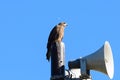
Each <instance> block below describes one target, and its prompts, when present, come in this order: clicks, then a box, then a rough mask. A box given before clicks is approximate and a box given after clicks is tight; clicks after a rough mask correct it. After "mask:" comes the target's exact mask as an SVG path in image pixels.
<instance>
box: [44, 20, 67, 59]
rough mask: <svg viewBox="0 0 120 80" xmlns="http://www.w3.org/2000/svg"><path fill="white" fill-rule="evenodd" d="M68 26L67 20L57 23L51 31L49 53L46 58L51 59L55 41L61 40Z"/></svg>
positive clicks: (48, 45)
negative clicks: (52, 46)
mask: <svg viewBox="0 0 120 80" xmlns="http://www.w3.org/2000/svg"><path fill="white" fill-rule="evenodd" d="M66 26H67V24H66V23H65V22H61V23H59V24H58V25H56V26H55V27H54V28H53V29H52V31H51V32H50V35H49V38H48V43H47V53H46V58H47V60H48V61H49V60H50V56H51V45H52V43H54V42H57V41H58V42H61V41H62V39H63V36H64V28H65V27H66Z"/></svg>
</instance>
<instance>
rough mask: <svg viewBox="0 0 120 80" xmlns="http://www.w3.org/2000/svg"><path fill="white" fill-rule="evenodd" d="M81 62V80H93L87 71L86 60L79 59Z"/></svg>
mask: <svg viewBox="0 0 120 80" xmlns="http://www.w3.org/2000/svg"><path fill="white" fill-rule="evenodd" d="M79 60H80V68H81V76H80V78H81V79H91V76H90V70H87V65H86V62H87V61H86V59H82V58H81V59H79Z"/></svg>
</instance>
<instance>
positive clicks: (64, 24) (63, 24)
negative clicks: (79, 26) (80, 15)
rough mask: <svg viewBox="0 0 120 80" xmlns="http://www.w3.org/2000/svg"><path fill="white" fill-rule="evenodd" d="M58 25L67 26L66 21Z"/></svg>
mask: <svg viewBox="0 0 120 80" xmlns="http://www.w3.org/2000/svg"><path fill="white" fill-rule="evenodd" d="M58 25H60V26H63V27H66V26H67V23H65V22H60V23H59V24H58Z"/></svg>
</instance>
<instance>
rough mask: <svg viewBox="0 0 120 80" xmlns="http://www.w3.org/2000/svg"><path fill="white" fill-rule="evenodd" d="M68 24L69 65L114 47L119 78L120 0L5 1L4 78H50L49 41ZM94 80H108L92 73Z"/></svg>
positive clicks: (1, 26) (0, 33) (0, 10)
mask: <svg viewBox="0 0 120 80" xmlns="http://www.w3.org/2000/svg"><path fill="white" fill-rule="evenodd" d="M61 21H65V22H67V24H68V27H66V29H65V36H64V39H63V42H64V43H65V46H66V54H65V55H66V57H65V59H66V60H65V61H66V62H65V63H66V64H65V66H66V69H68V67H67V63H68V61H69V60H72V59H77V58H79V57H83V56H86V55H88V54H90V53H93V52H94V51H96V50H98V49H99V48H100V47H101V46H102V45H103V44H104V42H105V41H106V40H108V41H109V42H110V44H111V47H112V51H113V57H114V66H115V73H114V77H113V80H118V79H119V78H120V75H119V74H120V70H119V67H120V62H119V57H120V54H119V52H120V49H119V46H120V42H119V41H120V38H119V35H120V28H119V27H120V1H119V0H74V1H73V0H71V1H70V0H1V1H0V80H42V79H44V80H49V79H50V62H47V60H46V58H45V55H46V43H47V38H48V35H49V32H50V30H51V29H52V28H53V27H54V26H55V25H56V24H58V23H59V22H61ZM91 75H92V78H93V80H99V79H101V80H109V78H108V76H106V75H104V74H102V73H100V72H96V71H91Z"/></svg>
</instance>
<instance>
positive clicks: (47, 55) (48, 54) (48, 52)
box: [46, 49, 51, 61]
mask: <svg viewBox="0 0 120 80" xmlns="http://www.w3.org/2000/svg"><path fill="white" fill-rule="evenodd" d="M50 55H51V54H50V50H49V49H48V50H47V53H46V59H47V60H48V61H49V60H50Z"/></svg>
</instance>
